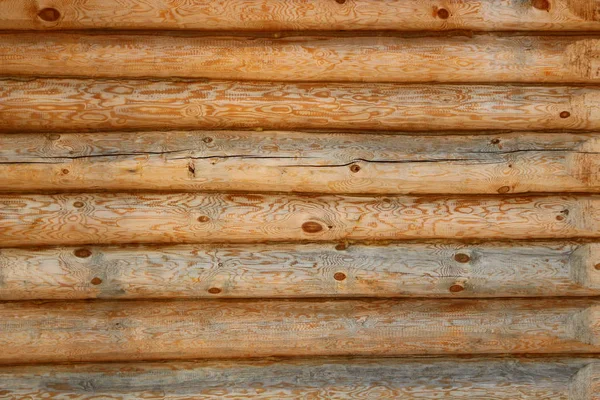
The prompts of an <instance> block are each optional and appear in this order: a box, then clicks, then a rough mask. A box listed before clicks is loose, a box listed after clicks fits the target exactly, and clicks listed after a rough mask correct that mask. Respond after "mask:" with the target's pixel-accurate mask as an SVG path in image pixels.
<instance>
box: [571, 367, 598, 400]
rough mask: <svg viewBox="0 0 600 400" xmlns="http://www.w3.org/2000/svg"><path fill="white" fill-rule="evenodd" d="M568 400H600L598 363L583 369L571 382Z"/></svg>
mask: <svg viewBox="0 0 600 400" xmlns="http://www.w3.org/2000/svg"><path fill="white" fill-rule="evenodd" d="M569 399H570V400H600V363H592V364H589V365H587V366H586V367H583V368H582V369H580V370H579V372H577V374H575V376H574V377H573V379H572V380H571V385H570V388H569Z"/></svg>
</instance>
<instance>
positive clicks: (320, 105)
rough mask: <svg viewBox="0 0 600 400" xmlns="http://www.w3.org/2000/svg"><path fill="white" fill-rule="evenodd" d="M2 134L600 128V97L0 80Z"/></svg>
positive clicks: (580, 90)
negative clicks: (3, 132)
mask: <svg viewBox="0 0 600 400" xmlns="http://www.w3.org/2000/svg"><path fill="white" fill-rule="evenodd" d="M0 99H2V101H0V131H11V132H14V131H22V132H32V131H81V130H119V129H127V130H134V129H164V130H167V129H168V130H173V129H228V128H255V129H298V128H300V129H301V128H311V129H330V128H338V129H355V130H377V129H384V130H387V129H397V130H425V131H427V130H436V129H437V130H440V129H441V130H458V129H461V130H462V129H467V130H471V129H498V128H502V129H533V130H535V129H577V130H581V129H587V130H593V129H600V89H599V88H597V87H594V86H589V87H566V86H556V87H550V86H514V85H512V86H510V85H509V86H488V85H470V86H466V85H436V86H431V85H401V84H360V83H335V84H333V83H331V84H326V83H320V84H317V83H277V82H254V83H252V82H231V81H210V82H199V81H195V82H187V81H144V80H74V79H33V80H24V81H22V80H8V79H7V80H0Z"/></svg>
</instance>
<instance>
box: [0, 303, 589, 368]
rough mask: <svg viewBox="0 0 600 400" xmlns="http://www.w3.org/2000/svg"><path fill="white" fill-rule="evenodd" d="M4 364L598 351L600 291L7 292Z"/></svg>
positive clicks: (2, 323) (2, 308)
mask: <svg viewBox="0 0 600 400" xmlns="http://www.w3.org/2000/svg"><path fill="white" fill-rule="evenodd" d="M0 328H1V329H2V336H1V337H0V344H1V345H2V352H0V363H3V364H8V363H45V362H70V361H94V362H99V361H134V360H159V359H161V360H162V359H194V358H227V357H236V358H237V357H266V356H306V357H313V356H326V355H327V356H330V355H353V356H399V355H405V354H497V353H501V354H507V353H514V354H521V353H531V354H540V353H565V354H569V353H573V354H574V353H598V352H599V351H600V300H597V299H596V300H594V299H590V298H572V299H569V301H565V300H563V299H544V300H542V299H540V300H531V299H518V300H516V299H513V300H439V299H438V300H294V301H286V300H257V301H251V300H241V301H222V300H213V301H206V300H199V301H198V300H196V301H193V300H187V301H182V300H180V301H127V302H114V301H108V302H107V301H99V302H98V301H97V302H64V301H59V302H45V303H30V302H4V303H2V304H0Z"/></svg>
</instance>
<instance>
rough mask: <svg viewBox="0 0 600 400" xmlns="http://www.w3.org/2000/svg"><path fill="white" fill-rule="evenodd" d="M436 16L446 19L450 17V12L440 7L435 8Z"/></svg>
mask: <svg viewBox="0 0 600 400" xmlns="http://www.w3.org/2000/svg"><path fill="white" fill-rule="evenodd" d="M437 16H438V18H440V19H448V18H449V17H450V12H449V11H448V10H446V9H445V8H440V9H439V10H437Z"/></svg>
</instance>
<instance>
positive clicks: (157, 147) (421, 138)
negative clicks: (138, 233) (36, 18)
mask: <svg viewBox="0 0 600 400" xmlns="http://www.w3.org/2000/svg"><path fill="white" fill-rule="evenodd" d="M599 143H600V135H598V134H584V133H580V134H556V133H548V134H544V133H529V132H517V133H511V134H484V133H482V132H475V133H474V134H461V135H458V134H455V135H437V134H436V135H433V136H432V135H425V134H423V133H421V134H410V135H408V134H406V135H399V136H395V135H389V134H388V135H382V134H350V133H339V134H330V133H308V132H280V131H276V132H248V131H245V132H243V131H190V132H181V131H179V132H135V133H131V132H115V133H111V132H102V133H93V134H68V133H62V134H42V133H36V134H33V133H23V134H14V133H8V134H0V191H4V192H16V191H27V192H35V191H71V192H72V191H93V190H111V191H127V190H165V191H201V190H208V191H231V190H237V191H264V192H271V191H276V192H289V191H291V192H321V193H369V194H385V193H390V194H425V193H439V194H448V193H454V194H466V193H474V194H477V193H488V194H498V193H500V194H506V193H528V192H542V193H549V192H600V182H599V180H598V171H600V153H599V151H600V144H599Z"/></svg>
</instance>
